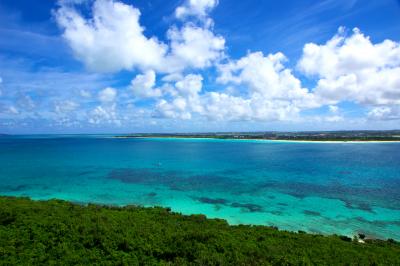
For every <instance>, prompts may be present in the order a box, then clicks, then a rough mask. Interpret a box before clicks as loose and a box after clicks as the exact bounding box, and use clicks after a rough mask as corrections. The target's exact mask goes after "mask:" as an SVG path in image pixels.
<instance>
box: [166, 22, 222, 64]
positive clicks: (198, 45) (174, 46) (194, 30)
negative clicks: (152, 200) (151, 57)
mask: <svg viewBox="0 0 400 266" xmlns="http://www.w3.org/2000/svg"><path fill="white" fill-rule="evenodd" d="M168 38H169V39H170V40H171V53H170V55H169V56H168V58H167V60H168V62H169V67H173V68H175V69H177V70H179V69H182V68H186V67H192V68H204V67H209V66H211V65H212V64H213V63H214V62H216V61H219V60H220V59H221V58H223V56H224V49H225V39H224V38H223V37H222V36H218V35H215V34H214V33H213V32H212V31H211V30H210V29H208V28H202V27H198V26H194V25H192V24H187V25H185V26H183V28H181V29H177V28H171V29H170V30H169V31H168Z"/></svg>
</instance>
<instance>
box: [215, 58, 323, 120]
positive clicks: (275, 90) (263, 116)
mask: <svg viewBox="0 0 400 266" xmlns="http://www.w3.org/2000/svg"><path fill="white" fill-rule="evenodd" d="M285 61H286V57H285V56H284V55H283V54H282V53H276V54H270V55H268V56H264V55H263V53H261V52H255V53H250V54H248V55H247V56H245V57H242V58H241V59H239V60H236V61H230V62H228V63H227V64H223V65H220V66H219V72H220V75H219V77H218V79H217V81H218V82H220V83H222V84H234V85H240V86H245V87H246V88H248V90H247V94H246V95H245V96H244V98H243V97H232V96H229V95H224V94H219V95H218V94H213V95H212V97H211V99H214V100H212V101H211V104H210V105H211V106H212V105H213V104H214V105H215V104H217V103H219V102H221V103H223V101H222V100H221V99H226V100H228V101H233V104H230V105H229V106H232V107H231V109H232V111H231V113H236V114H238V116H237V119H239V118H243V117H244V118H246V119H249V120H251V119H255V120H291V119H296V117H297V115H298V113H299V112H300V111H301V110H302V109H308V108H313V107H317V106H318V103H316V102H315V99H314V95H313V94H312V93H311V92H309V91H308V89H306V88H303V87H302V86H301V82H300V80H299V79H297V78H296V77H295V76H294V75H293V74H292V71H291V70H290V69H288V68H285V67H284V63H285ZM242 98H243V99H242ZM217 99H218V100H217ZM234 105H236V107H235V106H234ZM224 108H226V107H224ZM235 108H237V109H238V110H246V111H245V112H243V111H242V112H238V110H235ZM216 109H219V108H218V106H217V107H216ZM243 113H246V114H247V115H246V116H245V115H243ZM231 119H234V117H231Z"/></svg>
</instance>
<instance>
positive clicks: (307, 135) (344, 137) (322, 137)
mask: <svg viewBox="0 0 400 266" xmlns="http://www.w3.org/2000/svg"><path fill="white" fill-rule="evenodd" d="M140 137H157V138H170V137H173V138H213V139H265V140H298V141H400V131H399V130H383V131H368V130H364V131H362V130H360V131H308V132H224V133H179V134H178V133H177V134H162V133H154V134H129V135H124V136H116V138H140Z"/></svg>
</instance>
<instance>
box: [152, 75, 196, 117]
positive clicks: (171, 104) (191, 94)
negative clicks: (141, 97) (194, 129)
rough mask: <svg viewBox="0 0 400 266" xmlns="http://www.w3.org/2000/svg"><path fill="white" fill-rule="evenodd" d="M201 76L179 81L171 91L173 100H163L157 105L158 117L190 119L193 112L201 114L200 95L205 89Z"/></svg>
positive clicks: (187, 76)
mask: <svg viewBox="0 0 400 266" xmlns="http://www.w3.org/2000/svg"><path fill="white" fill-rule="evenodd" d="M202 81H203V77H202V76H201V75H195V74H189V75H186V76H185V77H183V78H182V79H181V80H179V81H177V82H176V83H175V85H174V87H173V89H172V90H171V91H170V95H171V96H172V99H171V100H170V101H167V100H165V99H161V100H160V101H159V102H158V103H157V105H156V112H155V116H156V117H166V118H180V119H190V118H191V117H192V112H197V113H201V111H202V108H203V106H202V104H201V102H200V96H199V93H200V92H201V89H202V87H203V83H202Z"/></svg>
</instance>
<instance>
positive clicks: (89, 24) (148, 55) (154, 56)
mask: <svg viewBox="0 0 400 266" xmlns="http://www.w3.org/2000/svg"><path fill="white" fill-rule="evenodd" d="M55 17H56V20H57V22H58V24H59V25H60V27H62V28H63V29H64V34H63V37H64V38H65V39H66V41H67V42H68V44H69V45H70V47H71V48H72V50H73V52H74V54H75V57H76V58H77V59H78V60H81V61H82V62H83V63H84V64H85V65H86V67H87V68H88V69H89V70H92V71H97V72H116V71H119V70H123V69H125V70H131V69H133V68H135V67H138V68H142V69H146V68H155V67H159V66H160V65H161V64H162V60H163V57H164V55H165V53H166V50H167V48H166V46H165V45H164V44H162V43H160V42H159V41H158V40H157V39H155V38H147V37H146V36H145V35H144V34H143V27H141V25H140V23H139V17H140V11H139V10H138V9H136V8H134V7H132V6H130V5H126V4H123V3H121V2H117V1H113V0H96V1H95V2H94V4H93V8H92V17H91V18H85V17H83V16H82V15H81V14H79V13H78V11H77V10H76V8H75V7H74V6H73V5H65V4H61V7H60V8H59V9H58V10H57V11H56V12H55Z"/></svg>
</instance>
